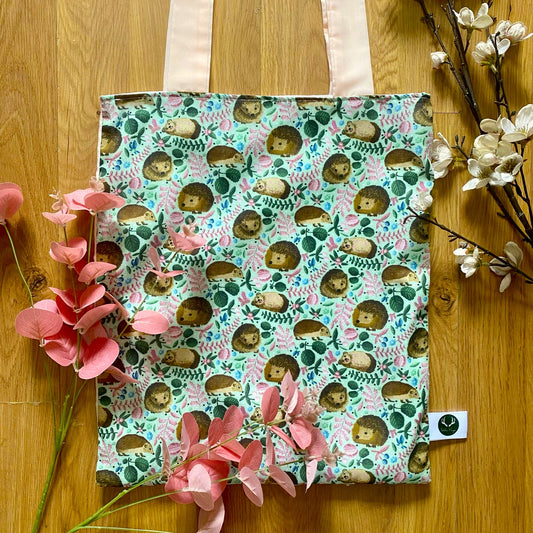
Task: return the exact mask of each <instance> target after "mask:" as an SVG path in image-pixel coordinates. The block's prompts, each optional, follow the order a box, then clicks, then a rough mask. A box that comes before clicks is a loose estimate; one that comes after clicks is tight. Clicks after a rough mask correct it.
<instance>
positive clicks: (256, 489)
mask: <svg viewBox="0 0 533 533" xmlns="http://www.w3.org/2000/svg"><path fill="white" fill-rule="evenodd" d="M256 442H257V441H256ZM239 479H240V480H241V481H242V488H243V489H244V494H246V496H247V497H248V499H249V500H250V501H251V502H252V503H253V504H254V505H257V506H258V507H261V505H263V488H262V487H261V482H260V481H259V479H257V475H256V473H255V472H254V471H253V470H252V469H251V468H248V467H247V466H245V467H244V468H242V469H241V470H240V472H239Z"/></svg>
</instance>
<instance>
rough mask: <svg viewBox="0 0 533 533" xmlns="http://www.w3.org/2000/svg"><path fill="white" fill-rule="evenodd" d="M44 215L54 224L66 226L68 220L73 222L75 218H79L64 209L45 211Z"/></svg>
mask: <svg viewBox="0 0 533 533" xmlns="http://www.w3.org/2000/svg"><path fill="white" fill-rule="evenodd" d="M42 215H43V217H44V218H46V219H47V220H49V221H50V222H52V223H54V224H57V225H58V226H66V225H67V223H68V222H71V221H72V220H75V219H76V218H77V217H76V215H72V214H70V213H63V212H62V211H58V212H57V213H46V212H44V213H43V214H42Z"/></svg>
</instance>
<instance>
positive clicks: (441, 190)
mask: <svg viewBox="0 0 533 533" xmlns="http://www.w3.org/2000/svg"><path fill="white" fill-rule="evenodd" d="M428 3H429V2H428ZM432 5H433V8H434V9H435V11H438V10H439V9H438V6H437V4H436V3H432ZM168 7H169V2H168V0H151V1H150V2H147V1H142V0H130V1H129V2H114V3H112V2H107V1H104V0H96V1H88V0H85V1H82V0H74V1H73V0H70V1H67V0H43V1H42V2H32V1H30V0H25V1H18V0H17V1H15V0H6V1H4V2H2V3H1V4H0V28H1V29H0V51H1V57H2V58H3V60H2V64H1V66H0V72H1V76H0V93H1V94H2V106H0V163H1V167H0V168H1V171H2V175H1V179H2V181H14V182H17V183H19V184H20V185H21V187H22V188H23V190H24V194H25V204H24V206H23V209H22V210H21V212H20V214H18V215H16V216H15V217H14V219H13V220H12V223H11V224H10V226H11V228H12V231H13V234H14V236H15V239H16V241H17V243H18V247H19V252H20V258H21V263H22V265H23V268H25V269H29V268H35V269H37V270H36V273H37V274H38V275H37V277H38V278H39V279H41V281H42V276H41V274H42V275H44V277H45V278H46V284H47V285H54V284H56V283H62V281H63V278H62V276H63V274H62V273H61V271H60V269H58V268H57V267H56V266H55V265H54V264H53V263H52V262H51V261H50V260H49V258H48V243H49V241H50V240H52V239H55V238H57V237H58V235H57V232H56V230H55V229H53V228H52V227H51V225H49V224H48V223H44V222H43V219H42V218H41V215H40V213H41V211H44V210H47V209H49V207H50V199H49V198H48V196H47V195H48V194H49V193H50V192H52V190H53V189H59V190H61V191H64V192H67V191H69V190H72V189H75V188H79V187H82V186H84V185H85V184H86V183H87V180H88V178H89V177H90V176H91V175H93V174H94V173H95V164H96V144H97V129H98V115H97V112H98V96H99V95H100V94H110V93H120V92H132V91H139V90H157V89H161V87H162V74H163V66H164V49H165V37H166V35H165V34H166V21H167V15H168ZM507 9H508V6H507V3H505V5H497V6H495V7H494V8H493V14H494V15H496V16H498V17H500V18H501V17H505V16H506V14H507ZM367 10H368V25H369V32H370V41H371V49H372V64H373V72H374V82H375V90H376V92H377V93H389V92H400V93H403V92H414V91H427V92H429V93H431V94H432V97H433V104H434V117H435V131H442V132H443V133H444V134H445V135H446V136H447V137H448V138H453V136H454V135H455V133H462V132H463V131H465V130H466V129H467V128H470V131H472V129H471V126H472V124H471V121H470V118H469V116H468V110H467V108H466V105H465V104H464V103H463V102H462V101H461V96H460V94H459V93H458V91H457V89H456V88H455V87H454V85H453V84H452V83H451V82H450V78H449V76H448V74H447V73H446V72H443V71H437V72H434V71H433V72H432V71H431V69H430V62H429V57H428V52H429V51H430V50H434V49H436V45H435V43H434V42H433V40H432V38H431V36H430V35H429V33H428V32H427V30H426V28H424V27H423V25H422V24H421V23H420V13H419V8H418V5H417V4H416V2H407V1H404V2H389V1H387V0H372V1H371V2H367ZM437 15H439V14H438V13H437ZM511 18H512V19H513V20H522V21H524V22H525V23H526V24H528V26H530V27H531V26H533V15H532V13H531V10H530V8H528V2H524V1H522V2H520V3H516V4H513V10H512V16H511ZM532 41H533V40H532ZM532 50H533V44H532V43H531V42H530V41H526V42H525V43H524V44H522V45H520V46H519V47H515V48H513V49H512V50H510V52H509V53H508V56H507V57H506V62H507V63H508V65H507V66H506V75H507V76H508V77H507V89H508V93H509V97H510V99H511V101H513V102H517V105H523V104H525V103H528V102H531V101H533V86H532V85H531V76H530V75H529V74H527V75H525V74H524V73H531V72H532V71H533V53H532ZM354 60H356V58H354ZM515 63H516V64H517V65H518V67H517V68H512V67H511V65H513V64H515ZM473 77H474V79H475V80H476V83H477V86H478V87H481V90H480V93H479V95H478V96H479V99H480V102H481V105H482V109H485V110H490V111H489V112H488V114H490V115H492V116H494V112H493V109H492V107H493V106H492V105H491V99H492V86H491V84H490V82H489V78H488V76H487V72H486V71H485V70H481V69H479V68H475V67H474V68H473ZM327 88H328V68H327V60H326V53H325V44H324V38H323V35H322V30H321V13H320V2H319V1H318V0H217V1H216V3H215V12H214V33H213V50H212V66H211V90H213V91H221V92H230V93H251V94H254V93H256V94H261V93H263V94H268V93H271V94H283V93H285V94H317V93H325V92H327ZM532 170H533V165H532V164H531V162H528V164H527V175H528V178H529V182H530V187H533V183H531V174H532ZM466 179H467V176H466V174H465V172H459V173H456V174H455V175H453V176H452V177H450V178H447V179H445V180H441V181H440V182H438V183H437V184H436V186H435V189H434V191H435V194H434V196H435V198H436V205H435V214H436V215H437V217H438V218H439V219H440V220H442V221H443V222H445V223H447V224H449V225H452V226H453V227H455V228H460V229H461V231H462V232H464V233H465V234H467V235H470V236H472V237H473V238H475V239H478V240H479V242H480V243H482V244H484V245H486V246H489V247H493V248H494V249H495V250H500V249H501V248H502V247H503V245H504V244H505V242H507V241H508V240H511V239H514V240H518V237H517V235H516V234H513V232H512V231H510V230H509V229H507V228H506V227H505V225H504V224H502V223H501V221H500V220H499V219H498V218H497V217H496V215H495V214H494V212H495V210H494V206H493V205H492V200H491V199H490V198H489V197H487V196H484V195H483V194H482V193H468V194H467V193H462V192H461V191H460V188H461V186H462V184H463V183H464V182H465V180H466ZM83 223H84V221H83V220H82V221H81V224H82V226H83ZM453 247H454V246H453V244H449V243H448V241H447V238H446V236H445V235H444V234H443V233H441V232H434V233H433V235H432V262H431V266H432V286H431V293H430V347H431V362H430V365H431V396H430V407H431V410H444V409H464V410H468V411H469V418H470V420H469V423H470V428H469V438H468V440H467V441H466V442H452V443H444V444H443V443H438V444H436V443H433V444H432V445H431V460H432V474H433V482H432V483H431V485H430V486H396V487H391V486H355V487H345V486H335V487H330V486H316V487H312V488H311V489H310V491H309V492H308V494H307V495H304V492H303V490H302V489H301V488H299V489H298V497H297V498H296V500H294V501H289V500H288V498H287V497H286V496H285V494H283V493H281V492H280V491H279V490H278V489H277V488H276V487H270V486H267V487H265V504H264V506H263V508H262V509H257V508H255V507H254V506H253V505H251V504H250V503H249V502H248V501H247V500H246V499H245V498H244V496H243V494H242V489H241V488H240V487H230V488H229V489H228V490H227V493H226V494H225V496H224V499H225V502H226V511H227V518H226V525H225V527H224V531H226V532H249V531H257V532H285V531H287V532H289V531H290V532H295V531H313V532H331V531H368V532H371V533H381V532H383V533H388V532H390V531H395V532H397V533H404V532H405V533H407V532H412V531H424V532H427V533H440V532H442V531H448V532H450V533H470V532H472V531H476V532H478V531H479V532H500V531H508V530H510V529H511V528H512V529H513V531H515V532H516V533H528V532H530V531H532V530H533V519H532V516H533V509H532V504H531V502H532V499H533V464H532V454H531V453H530V448H531V446H530V443H531V442H532V439H533V429H532V428H533V424H532V422H531V421H532V416H533V414H532V407H531V406H532V400H533V398H532V385H531V384H532V381H533V368H532V365H533V362H532V361H533V358H532V355H533V350H532V347H531V324H532V320H531V312H532V301H533V299H532V297H531V294H532V292H531V291H532V290H533V289H532V288H530V287H526V286H524V284H523V283H521V282H520V281H519V280H517V281H515V282H514V283H513V285H512V287H511V288H510V289H509V291H508V292H506V293H505V294H504V295H500V294H499V293H498V292H497V287H498V283H499V279H496V278H495V276H492V275H490V273H488V272H483V273H481V274H480V275H476V276H474V277H473V278H471V279H468V280H465V279H464V278H463V277H461V276H459V274H458V271H457V269H456V267H455V265H454V264H453V261H452V258H451V251H452V250H453ZM525 268H529V269H530V270H531V269H532V268H533V261H532V260H531V255H529V256H528V257H526V259H525ZM0 272H1V273H0V284H1V289H2V300H1V303H0V311H1V313H2V322H1V325H0V328H1V329H0V335H1V337H0V338H1V339H2V343H1V346H2V348H1V353H2V368H1V370H0V417H1V420H2V424H1V429H0V479H2V480H4V485H5V487H6V490H5V492H4V497H3V498H2V499H1V501H0V516H3V517H4V518H3V520H2V524H3V525H2V526H1V527H0V529H2V530H5V531H6V532H7V531H13V532H18V531H20V532H22V531H29V530H30V527H31V523H32V519H33V514H34V511H35V509H36V505H37V501H38V498H39V492H40V487H41V485H42V483H43V481H44V478H45V475H46V467H47V464H48V458H49V456H50V453H51V449H52V448H51V444H52V443H51V404H50V400H49V394H48V389H47V384H46V379H45V369H44V356H43V354H42V352H41V351H40V350H39V348H38V347H37V346H36V344H35V343H31V342H29V341H26V340H24V339H21V338H19V337H17V336H16V334H15V332H14V327H13V323H14V318H15V316H16V314H17V313H18V312H19V311H20V310H21V309H23V308H24V307H25V306H27V300H26V297H25V294H24V293H23V291H22V289H21V285H20V282H19V280H18V278H17V272H16V269H15V267H14V265H13V261H12V259H11V255H10V251H9V248H8V241H7V239H6V237H5V234H4V232H3V230H2V231H0ZM39 276H41V277H39ZM45 295H46V287H45V288H44V290H42V291H41V292H40V297H44V296H45ZM52 378H53V382H54V392H55V396H56V398H58V397H60V394H63V393H64V392H65V391H66V389H67V387H68V380H69V379H70V374H69V372H68V371H59V370H58V369H57V368H53V367H52ZM94 401H95V390H94V386H93V385H92V384H88V386H87V387H86V388H85V390H84V391H83V393H82V396H81V401H80V403H79V406H78V408H77V410H76V412H75V419H74V423H73V428H72V432H71V434H70V435H69V437H68V439H67V442H66V447H65V450H64V454H63V458H62V461H61V464H60V465H59V469H58V472H57V476H56V479H55V486H56V490H55V491H54V492H53V493H52V496H51V499H50V505H49V509H48V512H47V514H46V516H45V521H44V527H43V531H50V532H54V533H55V532H63V531H66V529H68V527H71V526H72V525H74V524H75V523H77V522H78V521H80V520H81V519H82V518H84V517H86V516H87V515H89V514H90V513H92V512H93V511H94V510H95V509H96V508H97V507H98V506H99V505H101V504H103V503H104V502H106V501H108V500H109V499H110V498H111V497H112V496H113V495H114V494H116V492H117V491H116V489H105V490H103V489H100V488H97V487H96V486H95V484H94V469H95V464H96V424H95V416H94ZM154 490H157V489H151V488H146V489H143V490H142V491H140V495H141V496H150V495H153V494H154ZM104 524H106V525H109V526H113V525H114V526H117V527H118V526H120V527H137V528H149V529H159V530H167V531H180V532H187V531H191V532H194V531H195V525H196V510H195V509H194V508H193V507H191V506H176V505H175V504H173V503H172V502H170V501H167V500H166V499H161V500H157V501H156V502H152V503H150V504H147V505H143V506H141V507H134V508H131V509H129V510H128V511H125V512H123V513H120V514H117V515H113V516H111V517H110V518H109V519H108V521H107V522H105V521H104V522H103V523H102V525H104Z"/></svg>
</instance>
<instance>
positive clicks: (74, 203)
mask: <svg viewBox="0 0 533 533" xmlns="http://www.w3.org/2000/svg"><path fill="white" fill-rule="evenodd" d="M93 192H94V189H92V188H89V189H77V190H76V191H72V192H69V193H66V194H64V195H63V200H64V201H65V204H67V207H68V208H69V209H71V210H72V211H88V208H87V207H86V206H85V197H86V196H87V195H88V194H91V193H93Z"/></svg>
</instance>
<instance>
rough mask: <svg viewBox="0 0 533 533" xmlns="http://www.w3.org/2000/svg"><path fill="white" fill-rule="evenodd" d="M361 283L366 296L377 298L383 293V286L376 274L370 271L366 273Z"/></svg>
mask: <svg viewBox="0 0 533 533" xmlns="http://www.w3.org/2000/svg"><path fill="white" fill-rule="evenodd" d="M363 283H364V285H365V292H366V294H367V295H368V296H378V295H380V294H382V293H383V284H382V283H381V279H380V277H379V276H378V275H377V274H375V273H372V272H370V271H368V272H366V273H365V275H364V276H363Z"/></svg>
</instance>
